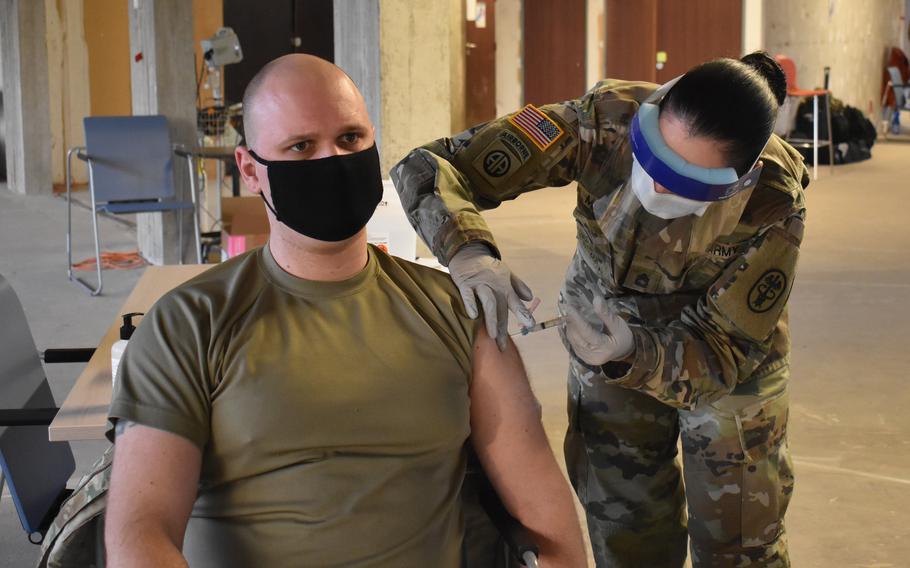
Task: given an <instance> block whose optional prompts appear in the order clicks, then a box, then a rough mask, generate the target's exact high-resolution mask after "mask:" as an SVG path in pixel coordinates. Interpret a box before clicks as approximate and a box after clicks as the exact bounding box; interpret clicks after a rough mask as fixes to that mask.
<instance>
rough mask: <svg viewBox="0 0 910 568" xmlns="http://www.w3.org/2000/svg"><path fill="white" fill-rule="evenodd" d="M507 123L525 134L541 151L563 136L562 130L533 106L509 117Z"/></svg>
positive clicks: (528, 106)
mask: <svg viewBox="0 0 910 568" xmlns="http://www.w3.org/2000/svg"><path fill="white" fill-rule="evenodd" d="M509 122H510V123H512V124H513V125H514V126H515V127H516V128H518V129H519V130H521V131H522V132H523V133H524V134H526V135H527V136H528V138H530V139H531V142H533V143H534V145H535V146H537V147H538V148H540V149H541V150H546V149H547V148H549V147H550V146H552V145H553V142H556V141H557V140H559V137H560V136H562V135H563V130H562V128H560V127H559V125H558V124H556V122H554V121H553V120H552V119H551V118H550V117H548V116H547V115H545V114H544V113H542V112H540V110H539V109H538V108H537V107H535V106H534V105H527V106H526V107H525V108H523V109H521V111H520V112H518V113H516V114H514V115H512V116H510V117H509Z"/></svg>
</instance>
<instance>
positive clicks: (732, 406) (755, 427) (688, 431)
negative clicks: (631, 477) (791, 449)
mask: <svg viewBox="0 0 910 568" xmlns="http://www.w3.org/2000/svg"><path fill="white" fill-rule="evenodd" d="M787 414H788V394H787V391H786V390H785V389H782V390H780V391H779V392H777V393H775V394H773V395H771V396H769V397H755V396H736V395H731V396H728V397H725V398H723V399H721V400H720V401H718V402H716V403H713V404H711V405H709V406H706V407H703V408H701V409H699V410H696V411H694V412H692V413H681V415H683V416H682V417H681V418H682V425H683V429H684V433H683V436H684V451H685V452H686V456H685V468H686V473H685V475H686V492H687V496H688V499H689V509H690V533H691V534H693V536H694V537H696V538H698V539H699V540H714V541H717V542H729V541H730V540H733V539H735V538H736V536H740V538H741V539H742V545H743V546H745V547H757V546H764V545H766V544H768V543H770V542H773V541H774V540H776V539H777V538H778V536H779V535H780V533H781V530H782V520H783V516H784V512H785V511H786V509H787V504H788V503H789V498H790V493H791V492H792V486H793V476H792V470H791V468H790V461H789V454H788V451H787V446H786V432H787Z"/></svg>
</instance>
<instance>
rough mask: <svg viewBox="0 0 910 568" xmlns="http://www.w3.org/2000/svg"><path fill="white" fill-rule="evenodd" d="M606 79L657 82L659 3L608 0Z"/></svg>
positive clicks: (655, 1) (647, 0)
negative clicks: (656, 58)
mask: <svg viewBox="0 0 910 568" xmlns="http://www.w3.org/2000/svg"><path fill="white" fill-rule="evenodd" d="M606 10H607V69H606V73H607V77H610V78H611V79H626V80H629V81H651V82H652V83H653V82H655V81H656V80H657V74H656V73H657V70H656V69H655V68H654V53H655V51H656V46H657V0H636V1H634V2H629V0H607V7H606Z"/></svg>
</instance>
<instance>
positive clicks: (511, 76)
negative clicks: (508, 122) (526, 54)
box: [496, 0, 524, 116]
mask: <svg viewBox="0 0 910 568" xmlns="http://www.w3.org/2000/svg"><path fill="white" fill-rule="evenodd" d="M521 9H522V0H496V116H503V115H504V114H508V113H510V112H515V111H516V110H518V109H520V108H521V106H522V105H521V103H522V101H523V100H524V94H523V93H522V88H523V87H524V71H523V69H522V45H521V34H522V14H521Z"/></svg>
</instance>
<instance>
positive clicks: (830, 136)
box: [825, 93, 834, 175]
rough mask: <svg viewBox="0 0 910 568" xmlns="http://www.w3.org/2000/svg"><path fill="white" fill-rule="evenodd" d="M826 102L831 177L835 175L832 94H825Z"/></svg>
mask: <svg viewBox="0 0 910 568" xmlns="http://www.w3.org/2000/svg"><path fill="white" fill-rule="evenodd" d="M825 100H826V101H827V105H826V107H827V109H828V112H826V113H825V115H827V117H828V163H829V165H830V168H831V175H834V132H833V131H832V130H831V93H825Z"/></svg>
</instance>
